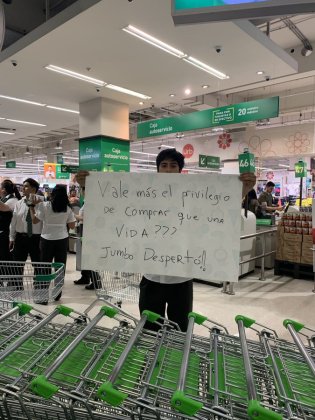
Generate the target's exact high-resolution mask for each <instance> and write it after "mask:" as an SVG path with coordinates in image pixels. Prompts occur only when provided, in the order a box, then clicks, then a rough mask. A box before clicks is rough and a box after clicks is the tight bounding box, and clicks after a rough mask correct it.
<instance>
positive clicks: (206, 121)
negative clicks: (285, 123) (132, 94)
mask: <svg viewBox="0 0 315 420" xmlns="http://www.w3.org/2000/svg"><path fill="white" fill-rule="evenodd" d="M278 115H279V97H278V96H275V97H273V98H267V99H258V100H257V101H250V102H241V103H239V104H234V105H228V106H223V107H221V108H213V109H206V110H204V111H196V112H192V113H190V114H186V115H180V116H178V117H171V118H163V119H160V120H151V121H146V122H143V123H139V124H138V127H137V137H138V139H142V138H146V137H155V136H162V135H166V134H172V133H178V132H183V131H190V130H200V129H202V128H209V127H217V126H222V125H228V124H239V123H245V122H249V121H257V120H264V119H267V118H275V117H278Z"/></svg>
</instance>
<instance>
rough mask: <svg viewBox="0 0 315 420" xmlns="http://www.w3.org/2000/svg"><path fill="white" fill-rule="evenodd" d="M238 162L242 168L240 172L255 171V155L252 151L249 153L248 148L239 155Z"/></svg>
mask: <svg viewBox="0 0 315 420" xmlns="http://www.w3.org/2000/svg"><path fill="white" fill-rule="evenodd" d="M238 164H239V169H240V174H243V173H246V172H253V173H254V172H255V170H256V168H255V156H254V155H253V154H252V153H249V151H248V150H244V153H241V154H240V155H238Z"/></svg>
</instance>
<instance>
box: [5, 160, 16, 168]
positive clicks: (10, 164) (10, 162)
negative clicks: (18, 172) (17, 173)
mask: <svg viewBox="0 0 315 420" xmlns="http://www.w3.org/2000/svg"><path fill="white" fill-rule="evenodd" d="M5 167H6V168H16V161H15V160H8V161H7V162H6V163H5Z"/></svg>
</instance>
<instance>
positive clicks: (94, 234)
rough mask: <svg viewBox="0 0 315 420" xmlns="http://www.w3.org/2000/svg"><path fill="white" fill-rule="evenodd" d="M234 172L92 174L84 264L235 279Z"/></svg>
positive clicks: (237, 195) (237, 194)
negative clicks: (227, 173)
mask: <svg viewBox="0 0 315 420" xmlns="http://www.w3.org/2000/svg"><path fill="white" fill-rule="evenodd" d="M240 207H241V182H240V180H239V179H238V177H237V176H231V175H217V174H207V175H205V174H202V175H183V174H130V173H128V174H127V173H126V174H124V173H105V174H104V173H98V172H94V173H91V174H90V175H89V176H88V177H87V183H86V200H85V212H84V237H83V241H82V243H83V252H82V267H83V268H84V269H90V270H96V269H97V270H106V271H127V272H133V273H148V274H160V275H170V276H172V275H173V276H182V277H190V278H200V279H206V280H211V281H220V282H222V281H237V280H238V272H239V253H240V219H241V217H240Z"/></svg>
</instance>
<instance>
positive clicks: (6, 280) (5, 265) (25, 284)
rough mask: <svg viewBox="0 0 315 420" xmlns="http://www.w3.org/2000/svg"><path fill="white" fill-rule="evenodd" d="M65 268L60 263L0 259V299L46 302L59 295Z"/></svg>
mask: <svg viewBox="0 0 315 420" xmlns="http://www.w3.org/2000/svg"><path fill="white" fill-rule="evenodd" d="M64 276H65V270H64V265H63V264H61V263H35V262H28V261H27V262H21V261H14V262H12V261H0V299H5V300H9V301H21V302H34V303H48V302H52V301H57V300H59V299H60V297H61V293H62V286H63V284H64Z"/></svg>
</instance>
